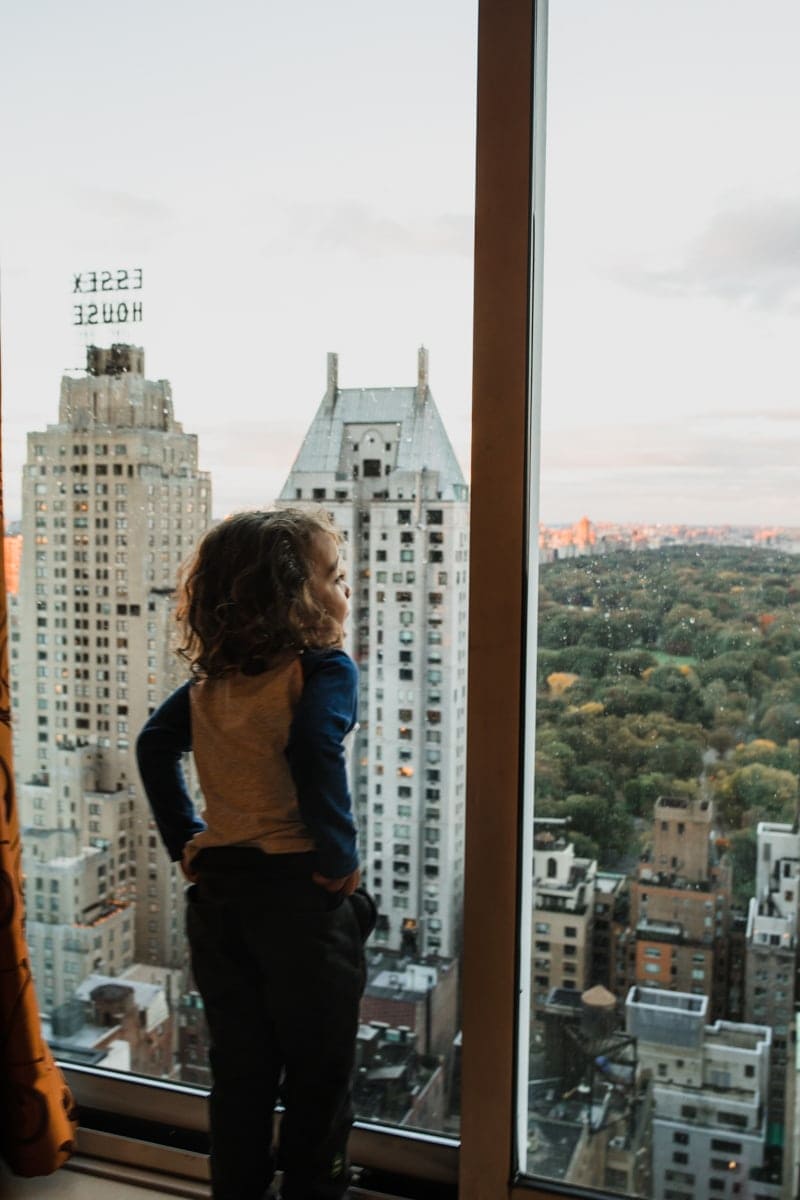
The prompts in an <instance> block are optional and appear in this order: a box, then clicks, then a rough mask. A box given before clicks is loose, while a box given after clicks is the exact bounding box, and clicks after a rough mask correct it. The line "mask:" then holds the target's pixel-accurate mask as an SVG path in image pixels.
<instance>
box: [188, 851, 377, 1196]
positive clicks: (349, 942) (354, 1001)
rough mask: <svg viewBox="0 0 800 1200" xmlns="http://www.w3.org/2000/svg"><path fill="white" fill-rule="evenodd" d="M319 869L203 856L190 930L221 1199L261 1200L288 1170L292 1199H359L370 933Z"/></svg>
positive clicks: (248, 857) (287, 859)
mask: <svg viewBox="0 0 800 1200" xmlns="http://www.w3.org/2000/svg"><path fill="white" fill-rule="evenodd" d="M254 855H255V856H257V857H253V856H254ZM265 860H266V861H265ZM280 860H283V861H280ZM308 862H309V858H308V856H307V855H272V856H266V855H263V854H261V852H260V851H251V850H248V849H239V848H231V849H229V850H228V849H226V850H206V851H203V852H202V853H201V854H200V855H198V860H197V866H198V883H197V884H195V885H194V886H193V887H192V888H190V890H189V903H188V905H187V933H188V937H189V944H190V946H191V952H192V967H193V971H194V976H195V980H196V982H197V987H198V989H199V991H200V994H201V996H202V998H203V1004H204V1007H205V1014H206V1018H207V1021H208V1028H209V1032H210V1036H211V1051H210V1058H211V1069H212V1075H213V1087H212V1090H211V1100H210V1105H211V1108H210V1120H211V1178H212V1184H213V1195H214V1200H261V1198H262V1196H263V1194H264V1192H265V1191H266V1189H267V1188H268V1186H269V1184H270V1182H271V1180H272V1176H273V1173H274V1170H275V1167H276V1165H277V1166H278V1167H280V1168H281V1169H282V1170H283V1171H284V1180H283V1187H282V1194H283V1197H284V1200H338V1198H339V1197H341V1196H343V1195H344V1193H345V1191H346V1190H347V1179H348V1166H347V1138H348V1134H349V1132H350V1126H351V1124H352V1119H353V1110H352V1104H351V1076H352V1072H353V1066H354V1059H355V1045H356V1033H357V1030H358V1007H359V1000H360V997H361V992H362V990H363V986H364V953H363V946H362V936H361V929H360V928H359V920H358V918H357V911H358V908H357V906H356V907H355V908H354V906H353V904H352V903H351V901H350V900H342V899H341V897H338V896H331V895H330V894H329V893H327V892H325V891H324V890H323V889H322V888H320V887H318V886H317V885H316V884H314V883H312V882H311V879H310V877H309V873H308ZM276 870H277V871H278V872H281V873H283V874H284V875H286V876H287V877H284V878H280V877H276V876H275V875H274V874H273V872H274V871H276ZM293 871H294V872H298V871H299V872H300V874H299V875H297V876H296V877H292V872H293ZM359 916H360V913H359ZM279 1093H280V1096H281V1098H282V1100H283V1103H284V1106H285V1113H284V1116H283V1119H282V1122H281V1131H280V1144H279V1147H278V1152H277V1162H276V1157H275V1155H274V1152H273V1146H272V1121H273V1110H274V1107H275V1103H276V1100H277V1098H278V1095H279Z"/></svg>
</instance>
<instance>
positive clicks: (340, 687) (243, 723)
mask: <svg viewBox="0 0 800 1200" xmlns="http://www.w3.org/2000/svg"><path fill="white" fill-rule="evenodd" d="M349 597H350V588H349V586H348V584H347V582H346V579H345V575H344V571H343V570H342V567H341V564H340V560H339V536H338V534H337V532H336V530H335V528H334V526H333V525H332V523H331V521H330V520H329V518H328V516H327V514H326V513H324V512H323V511H321V510H300V509H284V510H282V511H277V512H247V513H239V514H237V515H235V516H233V517H230V518H228V519H227V520H225V521H222V522H221V523H220V524H219V525H217V526H215V527H214V528H213V529H211V530H210V531H209V532H208V533H207V534H206V535H205V537H204V538H203V540H202V542H201V543H200V546H199V548H198V550H197V552H196V554H195V557H194V559H193V561H192V562H191V564H190V566H189V568H188V572H187V575H186V578H185V580H184V583H183V586H182V595H181V603H180V608H179V619H180V620H181V621H182V626H183V631H184V635H185V644H184V646H183V647H182V649H181V653H182V654H183V655H184V657H186V658H187V659H188V661H189V662H190V664H191V668H192V673H193V679H192V680H191V681H190V682H189V683H186V684H184V685H183V686H182V687H180V688H178V690H177V691H175V692H174V693H173V694H172V695H171V696H170V697H169V698H168V699H167V700H165V701H164V703H163V704H162V705H161V707H160V708H159V709H158V710H157V711H156V712H155V713H154V714H153V716H152V717H151V718H150V720H149V721H148V722H147V724H146V725H145V727H144V729H143V730H142V732H141V734H140V736H139V740H138V743H137V754H138V761H139V770H140V772H141V776H142V781H143V783H144V786H145V790H146V792H147V795H148V798H149V800H150V804H151V807H152V810H153V815H154V817H155V820H156V823H157V825H158V828H159V831H160V833H161V836H162V838H163V840H164V843H165V845H166V847H167V850H168V851H169V854H170V856H171V858H172V859H173V860H174V861H180V862H181V863H182V867H183V871H184V874H185V875H186V876H187V878H188V879H189V880H190V881H192V882H193V886H192V887H191V888H190V889H189V892H188V900H187V934H188V938H189V944H190V947H191V956H192V968H193V971H194V977H195V980H196V982H197V986H198V988H199V990H200V994H201V996H202V998H203V1004H204V1007H205V1013H206V1017H207V1020H208V1027H209V1032H210V1036H211V1051H210V1058H211V1068H212V1074H213V1087H212V1091H211V1098H210V1123H211V1175H212V1183H213V1194H214V1198H215V1200H262V1197H263V1195H264V1193H265V1191H266V1190H267V1188H268V1187H269V1184H270V1182H271V1180H272V1177H273V1173H274V1170H275V1167H276V1165H277V1166H278V1167H279V1168H282V1169H283V1172H284V1176H283V1185H282V1196H283V1200H338V1197H341V1196H343V1195H344V1194H345V1192H346V1191H347V1180H348V1167H347V1154H346V1148H347V1138H348V1134H349V1131H350V1126H351V1124H352V1117H353V1112H352V1106H351V1097H350V1084H351V1074H352V1070H353V1065H354V1057H355V1042H356V1032H357V1029H358V1007H359V1000H360V996H361V992H362V990H363V986H364V955H363V939H364V938H365V937H366V936H367V934H368V933H369V930H370V928H371V926H372V925H373V924H374V920H375V910H374V905H373V903H372V901H371V899H370V898H369V897H368V896H367V894H366V893H365V892H364V891H363V889H361V888H358V884H359V878H360V877H359V869H358V854H357V850H356V831H355V826H354V822H353V814H352V809H351V801H350V794H349V790H348V785H347V776H346V771H345V749H344V739H345V737H346V735H347V734H348V733H349V732H350V731H351V730H352V729H353V728H354V726H355V723H356V701H357V692H358V675H357V670H356V667H355V664H354V663H353V662H352V660H351V659H350V658H348V656H347V655H346V654H345V653H344V651H343V650H342V639H343V626H344V623H345V621H346V619H347V616H348V612H349V606H348V599H349ZM188 750H192V751H193V753H194V759H195V763H196V765H197V773H198V777H199V781H200V786H201V789H202V792H203V796H204V798H205V803H206V807H205V813H204V817H205V820H204V821H203V820H200V819H199V818H198V816H197V814H196V812H195V810H194V806H193V804H192V801H191V799H190V797H189V794H188V792H187V789H186V785H185V781H184V777H183V773H182V770H181V765H180V762H181V756H182V755H183V754H184V753H185V752H186V751H188ZM356 889H358V890H356ZM279 1090H280V1095H281V1098H282V1100H283V1102H284V1105H285V1113H284V1116H283V1119H282V1122H281V1131H280V1145H279V1148H278V1152H277V1158H276V1156H275V1155H274V1154H273V1149H272V1123H273V1109H274V1107H275V1102H276V1099H277V1097H278V1093H279Z"/></svg>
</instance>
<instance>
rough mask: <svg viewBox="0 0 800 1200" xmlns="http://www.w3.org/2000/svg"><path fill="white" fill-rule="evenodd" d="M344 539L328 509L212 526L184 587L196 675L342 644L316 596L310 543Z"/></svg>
mask: <svg viewBox="0 0 800 1200" xmlns="http://www.w3.org/2000/svg"><path fill="white" fill-rule="evenodd" d="M317 533H328V534H330V535H331V537H333V538H334V539H335V540H336V542H337V543H340V542H341V535H340V533H339V532H338V530H337V529H336V527H335V525H334V524H333V522H332V521H331V519H330V517H329V516H328V514H327V512H325V510H324V509H321V508H320V509H299V508H284V509H276V510H275V511H271V512H241V513H234V514H233V516H230V517H226V518H225V520H224V521H221V522H220V523H219V524H218V525H215V526H214V527H213V528H212V529H210V530H209V531H208V532H207V533H206V535H205V536H204V537H203V539H202V540H201V542H200V543H199V545H198V547H197V549H196V550H195V552H194V555H193V556H192V558H191V559H190V560H189V562H188V563H187V565H186V568H185V569H184V572H183V577H182V579H181V581H180V584H179V601H178V609H177V614H176V615H177V620H178V622H179V623H180V626H181V629H182V634H183V645H181V646H180V647H179V649H178V653H179V654H180V655H181V657H182V658H184V659H186V660H187V661H188V662H189V664H190V667H191V670H192V673H193V674H194V675H196V676H199V677H203V678H209V679H211V678H218V677H219V676H221V675H224V674H226V673H227V672H228V671H232V670H237V669H245V670H253V671H258V670H263V669H265V668H266V667H267V666H269V665H270V664H271V663H273V662H274V661H275V660H276V659H278V658H280V657H281V656H282V655H283V654H286V653H287V652H290V651H295V652H296V651H300V650H303V649H305V648H307V647H310V646H315V647H322V646H335V645H339V644H341V640H342V636H343V631H342V628H341V626H340V625H339V623H338V622H337V621H335V620H334V619H333V618H332V617H331V616H330V615H329V614H328V613H327V612H326V611H325V609H324V607H323V606H322V605H321V604H320V603H319V601H317V600H316V599H315V598H314V596H313V595H312V592H311V589H310V587H309V581H310V578H311V575H312V572H313V566H314V564H313V560H312V540H313V538H314V535H315V534H317Z"/></svg>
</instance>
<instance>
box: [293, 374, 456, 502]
mask: <svg viewBox="0 0 800 1200" xmlns="http://www.w3.org/2000/svg"><path fill="white" fill-rule="evenodd" d="M329 364H330V360H329ZM329 370H330V365H329ZM426 370H427V368H426ZM421 396H422V399H420V397H421ZM348 425H360V426H364V425H366V426H370V425H375V426H385V425H393V426H395V427H396V429H395V431H393V438H392V440H393V441H395V440H396V457H395V460H394V466H393V470H394V471H408V472H412V473H414V474H416V473H417V472H419V471H421V470H424V471H431V472H438V475H439V480H438V489H437V491H438V493H439V496H440V498H441V499H443V500H463V499H466V495H467V492H466V481H465V479H464V476H463V473H462V471H461V468H460V466H459V465H458V460H457V459H456V456H455V453H454V452H453V448H452V446H451V444H450V439H449V438H448V436H447V432H446V431H445V427H444V425H443V423H442V419H441V417H440V416H439V411H438V409H437V408H436V405H435V403H434V400H433V396H432V395H431V392H430V388H428V386H427V380H426V379H423V380H422V386H420V383H419V382H418V384H417V386H416V387H381V388H340V387H338V386H337V385H336V378H335V375H334V376H333V378H332V379H329V390H328V393H327V394H326V395H325V397H324V398H323V400H322V403H321V404H320V406H319V408H318V409H317V413H316V415H315V417H314V419H313V420H312V422H311V425H310V427H309V430H308V433H307V434H306V436H305V439H304V440H303V444H302V446H301V447H300V452H299V454H298V455H297V458H296V459H295V462H294V465H293V466H292V469H291V472H290V474H289V478H288V479H287V481H286V483H285V484H284V487H283V490H282V492H281V495H280V499H281V500H293V499H294V498H295V493H294V489H295V477H296V476H297V475H298V474H304V473H307V474H324V475H331V476H333V477H334V478H338V479H342V480H347V479H350V478H351V469H350V457H349V451H350V448H351V446H352V438H351V436H350V435H349V433H348V429H347V427H348ZM375 482H376V484H377V483H380V480H376V481H375Z"/></svg>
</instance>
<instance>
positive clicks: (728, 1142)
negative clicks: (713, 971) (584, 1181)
mask: <svg viewBox="0 0 800 1200" xmlns="http://www.w3.org/2000/svg"><path fill="white" fill-rule="evenodd" d="M709 1006H710V1005H709V999H708V997H707V996H705V995H702V996H699V995H692V994H687V993H685V992H671V991H664V990H663V989H658V988H642V987H634V988H632V989H631V991H630V993H629V995H628V998H627V1001H626V1005H625V1009H626V1029H627V1031H628V1033H629V1034H630V1035H631V1036H632V1037H634V1038H635V1039H636V1045H637V1055H638V1063H639V1070H640V1072H642V1073H648V1074H649V1076H650V1078H652V1080H653V1115H652V1181H653V1184H652V1196H653V1200H712V1198H713V1197H719V1200H727V1198H728V1197H730V1198H733V1197H737V1196H741V1197H747V1198H749V1200H778V1198H779V1197H780V1195H781V1191H780V1183H779V1181H777V1180H776V1179H775V1178H770V1177H769V1172H768V1171H767V1170H766V1164H767V1157H768V1156H767V1118H766V1101H767V1097H768V1096H769V1050H770V1041H771V1037H772V1031H771V1030H770V1029H769V1028H767V1027H766V1026H762V1025H745V1024H737V1023H735V1022H732V1021H716V1022H715V1023H714V1024H713V1025H708V1024H706V1019H707V1015H708V1011H709Z"/></svg>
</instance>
